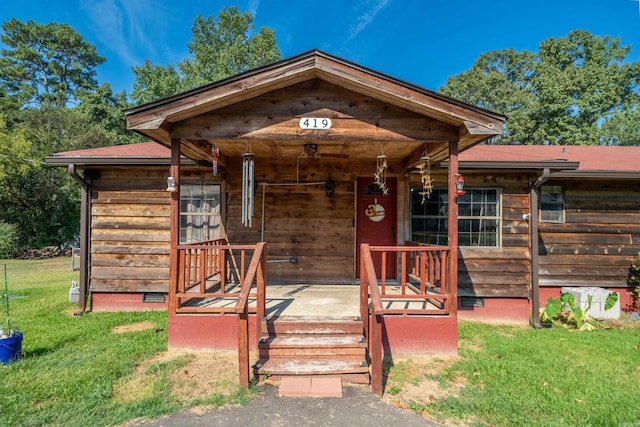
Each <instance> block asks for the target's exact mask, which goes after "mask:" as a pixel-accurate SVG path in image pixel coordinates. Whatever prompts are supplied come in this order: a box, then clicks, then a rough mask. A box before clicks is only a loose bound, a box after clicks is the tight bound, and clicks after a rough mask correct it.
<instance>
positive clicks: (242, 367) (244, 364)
mask: <svg viewBox="0 0 640 427" xmlns="http://www.w3.org/2000/svg"><path fill="white" fill-rule="evenodd" d="M238 370H239V373H240V386H242V387H244V388H248V387H249V310H248V305H247V304H245V306H244V310H243V311H242V312H241V313H238Z"/></svg>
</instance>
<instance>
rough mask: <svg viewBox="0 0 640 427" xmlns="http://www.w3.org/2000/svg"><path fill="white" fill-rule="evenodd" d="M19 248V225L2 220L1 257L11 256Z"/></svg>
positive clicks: (0, 229) (0, 234)
mask: <svg viewBox="0 0 640 427" xmlns="http://www.w3.org/2000/svg"><path fill="white" fill-rule="evenodd" d="M17 250H18V227H17V226H16V225H15V224H8V223H6V222H3V221H0V258H10V257H12V256H13V254H14V253H15V252H16V251H17Z"/></svg>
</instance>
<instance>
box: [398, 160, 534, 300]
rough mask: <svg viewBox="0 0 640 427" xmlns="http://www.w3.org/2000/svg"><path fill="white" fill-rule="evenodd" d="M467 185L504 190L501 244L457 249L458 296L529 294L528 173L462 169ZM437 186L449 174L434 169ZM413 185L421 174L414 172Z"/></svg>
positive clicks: (416, 184) (471, 187)
mask: <svg viewBox="0 0 640 427" xmlns="http://www.w3.org/2000/svg"><path fill="white" fill-rule="evenodd" d="M463 173H464V178H465V189H473V188H486V189H491V188H495V189H497V190H499V192H500V194H501V208H502V210H501V230H500V233H501V240H502V244H501V246H500V247H498V248H489V247H473V248H468V247H463V248H459V250H458V296H477V297H506V298H528V297H529V294H530V283H531V274H530V269H531V265H530V262H529V252H530V251H529V224H528V222H527V221H526V220H525V219H523V215H524V214H526V213H528V212H529V175H528V174H526V173H521V172H519V173H515V174H514V173H496V172H491V171H463ZM432 176H433V178H434V179H435V181H434V184H433V185H434V187H437V188H445V187H446V182H445V180H446V175H445V173H444V172H441V171H434V172H433V173H432ZM411 183H412V186H419V185H420V183H419V176H418V175H416V174H412V175H411Z"/></svg>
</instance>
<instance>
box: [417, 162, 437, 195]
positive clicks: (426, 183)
mask: <svg viewBox="0 0 640 427" xmlns="http://www.w3.org/2000/svg"><path fill="white" fill-rule="evenodd" d="M416 172H417V173H419V174H420V182H421V183H422V191H420V193H419V194H420V195H421V196H422V203H421V204H423V205H424V202H425V201H426V200H427V199H429V198H431V192H432V191H433V178H431V164H430V159H429V156H427V153H426V151H425V153H424V155H423V156H422V157H420V161H419V162H418V164H417V165H416Z"/></svg>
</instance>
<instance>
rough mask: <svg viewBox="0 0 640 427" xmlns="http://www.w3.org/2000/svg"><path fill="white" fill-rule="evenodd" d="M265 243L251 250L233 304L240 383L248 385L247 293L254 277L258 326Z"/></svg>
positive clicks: (261, 310)
mask: <svg viewBox="0 0 640 427" xmlns="http://www.w3.org/2000/svg"><path fill="white" fill-rule="evenodd" d="M265 246H266V243H264V242H262V243H258V244H257V245H256V250H255V251H254V252H253V257H252V258H251V263H250V264H249V269H248V270H247V274H246V276H245V277H244V280H243V281H242V285H241V289H240V295H239V296H238V302H237V303H236V306H235V312H236V316H237V317H238V370H239V372H240V385H241V386H243V387H249V379H250V373H249V295H250V294H251V288H252V286H253V281H254V278H255V279H256V289H257V307H256V318H257V319H258V321H257V325H258V328H259V327H260V326H259V325H260V321H261V319H262V318H263V317H264V312H265V285H266V266H267V251H266V250H265Z"/></svg>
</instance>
